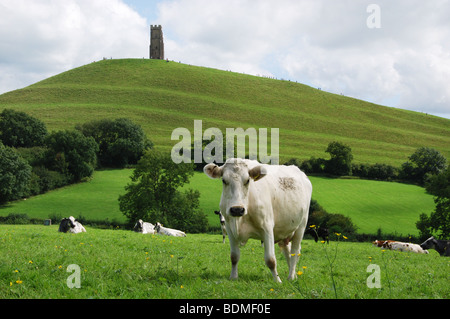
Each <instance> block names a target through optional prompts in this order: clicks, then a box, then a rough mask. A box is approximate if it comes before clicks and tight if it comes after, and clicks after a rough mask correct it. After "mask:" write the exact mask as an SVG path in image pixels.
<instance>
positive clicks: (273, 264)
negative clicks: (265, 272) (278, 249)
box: [264, 231, 281, 282]
mask: <svg viewBox="0 0 450 319" xmlns="http://www.w3.org/2000/svg"><path fill="white" fill-rule="evenodd" d="M264 260H265V261H266V265H267V267H269V269H270V271H271V272H272V276H273V280H275V282H281V279H280V276H278V272H277V259H276V257H275V243H274V238H273V231H266V234H265V237H264Z"/></svg>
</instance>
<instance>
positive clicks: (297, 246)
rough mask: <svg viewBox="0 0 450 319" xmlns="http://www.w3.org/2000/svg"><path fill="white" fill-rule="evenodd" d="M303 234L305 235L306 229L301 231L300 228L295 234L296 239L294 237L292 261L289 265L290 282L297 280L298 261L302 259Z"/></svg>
mask: <svg viewBox="0 0 450 319" xmlns="http://www.w3.org/2000/svg"><path fill="white" fill-rule="evenodd" d="M303 233H304V229H303V230H301V229H300V228H298V229H297V230H296V231H295V233H294V237H292V242H291V255H290V261H289V262H288V265H289V276H288V280H294V279H295V278H297V273H296V268H297V262H298V259H299V257H300V251H301V242H302V238H303Z"/></svg>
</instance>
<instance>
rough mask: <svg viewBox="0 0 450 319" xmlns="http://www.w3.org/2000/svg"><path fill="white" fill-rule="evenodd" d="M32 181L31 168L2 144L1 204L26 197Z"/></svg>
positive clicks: (0, 146)
mask: <svg viewBox="0 0 450 319" xmlns="http://www.w3.org/2000/svg"><path fill="white" fill-rule="evenodd" d="M30 179H31V166H30V165H28V163H27V162H26V161H25V160H24V159H23V158H21V157H20V156H19V155H18V154H17V153H16V152H15V151H14V150H13V149H12V148H9V147H7V146H4V145H3V144H1V143H0V204H1V203H6V202H8V201H11V200H15V199H19V198H21V197H23V196H26V195H27V193H28V189H29V188H28V187H29V182H30Z"/></svg>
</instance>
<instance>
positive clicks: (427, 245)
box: [420, 237, 437, 250]
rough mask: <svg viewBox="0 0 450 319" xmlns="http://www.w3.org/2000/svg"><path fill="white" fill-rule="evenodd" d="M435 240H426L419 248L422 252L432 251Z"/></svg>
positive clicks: (432, 238) (431, 238)
mask: <svg viewBox="0 0 450 319" xmlns="http://www.w3.org/2000/svg"><path fill="white" fill-rule="evenodd" d="M436 244H437V240H436V238H434V237H430V238H428V239H427V240H425V241H424V242H423V243H421V244H420V247H421V248H422V249H424V250H426V249H432V248H434V247H435V246H436Z"/></svg>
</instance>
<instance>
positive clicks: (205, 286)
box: [0, 225, 450, 299]
mask: <svg viewBox="0 0 450 319" xmlns="http://www.w3.org/2000/svg"><path fill="white" fill-rule="evenodd" d="M57 229H58V227H57V226H36V225H26V226H24V225H0V255H1V256H2V258H1V260H0V298H1V299H19V298H20V299H29V298H32V299H50V298H51V299H54V298H59V299H118V298H123V299H138V298H139V299H253V298H257V299H323V298H325V299H330V298H331V299H334V298H336V297H337V298H339V299H372V298H376V299H422V298H425V299H435V298H442V299H448V298H449V297H450V295H449V294H450V289H449V286H448V271H449V267H450V262H449V260H448V258H444V257H440V256H439V254H438V253H437V252H436V251H434V250H433V251H430V254H428V255H422V254H414V253H401V252H395V251H382V250H381V249H380V248H377V247H373V246H372V245H371V243H351V242H346V241H345V239H343V238H342V235H341V236H340V237H339V238H340V239H339V241H337V239H336V238H335V237H334V238H333V240H332V241H331V243H330V244H329V245H328V244H322V243H320V242H318V243H315V242H314V241H312V240H304V241H303V243H302V254H301V257H300V260H299V263H298V270H299V271H300V272H301V273H299V276H298V278H297V280H295V281H293V282H288V281H287V279H286V278H287V273H288V267H287V264H286V261H285V260H284V257H283V256H282V254H281V253H280V251H279V249H278V248H276V255H277V261H278V272H279V274H280V277H281V279H282V280H283V282H282V283H281V284H277V283H275V282H273V279H272V275H271V273H270V271H269V270H268V268H267V267H266V265H265V263H264V257H263V255H264V252H263V248H262V247H261V245H260V243H259V241H256V240H250V241H249V242H248V244H247V245H246V246H245V247H243V248H242V249H241V259H240V262H239V279H238V280H237V281H230V280H229V279H228V277H229V273H230V261H229V245H228V241H227V243H226V244H222V236H221V235H206V234H199V235H192V234H188V235H187V237H185V238H174V237H161V236H159V235H143V234H140V233H135V232H132V231H126V230H120V229H116V230H100V229H95V228H90V227H87V232H86V233H81V234H70V233H67V234H64V233H59V232H57ZM327 256H328V258H327ZM371 264H375V265H378V266H379V269H380V272H379V279H380V284H381V287H380V288H369V286H368V285H367V280H368V278H369V276H370V275H372V274H373V270H372V271H370V269H369V272H368V266H369V265H371ZM70 265H76V266H77V267H79V270H80V273H79V278H80V287H79V288H76V287H73V286H72V287H73V288H69V286H68V285H67V282H68V279H70V280H69V283H72V284H74V283H75V281H74V279H73V278H74V277H71V278H69V276H71V275H74V274H75V273H74V272H73V271H70V272H68V271H67V269H68V267H69V266H70ZM330 266H332V268H331V267H330ZM69 269H70V268H69ZM331 269H332V270H331ZM369 281H370V282H371V280H370V279H369ZM333 282H334V285H333Z"/></svg>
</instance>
